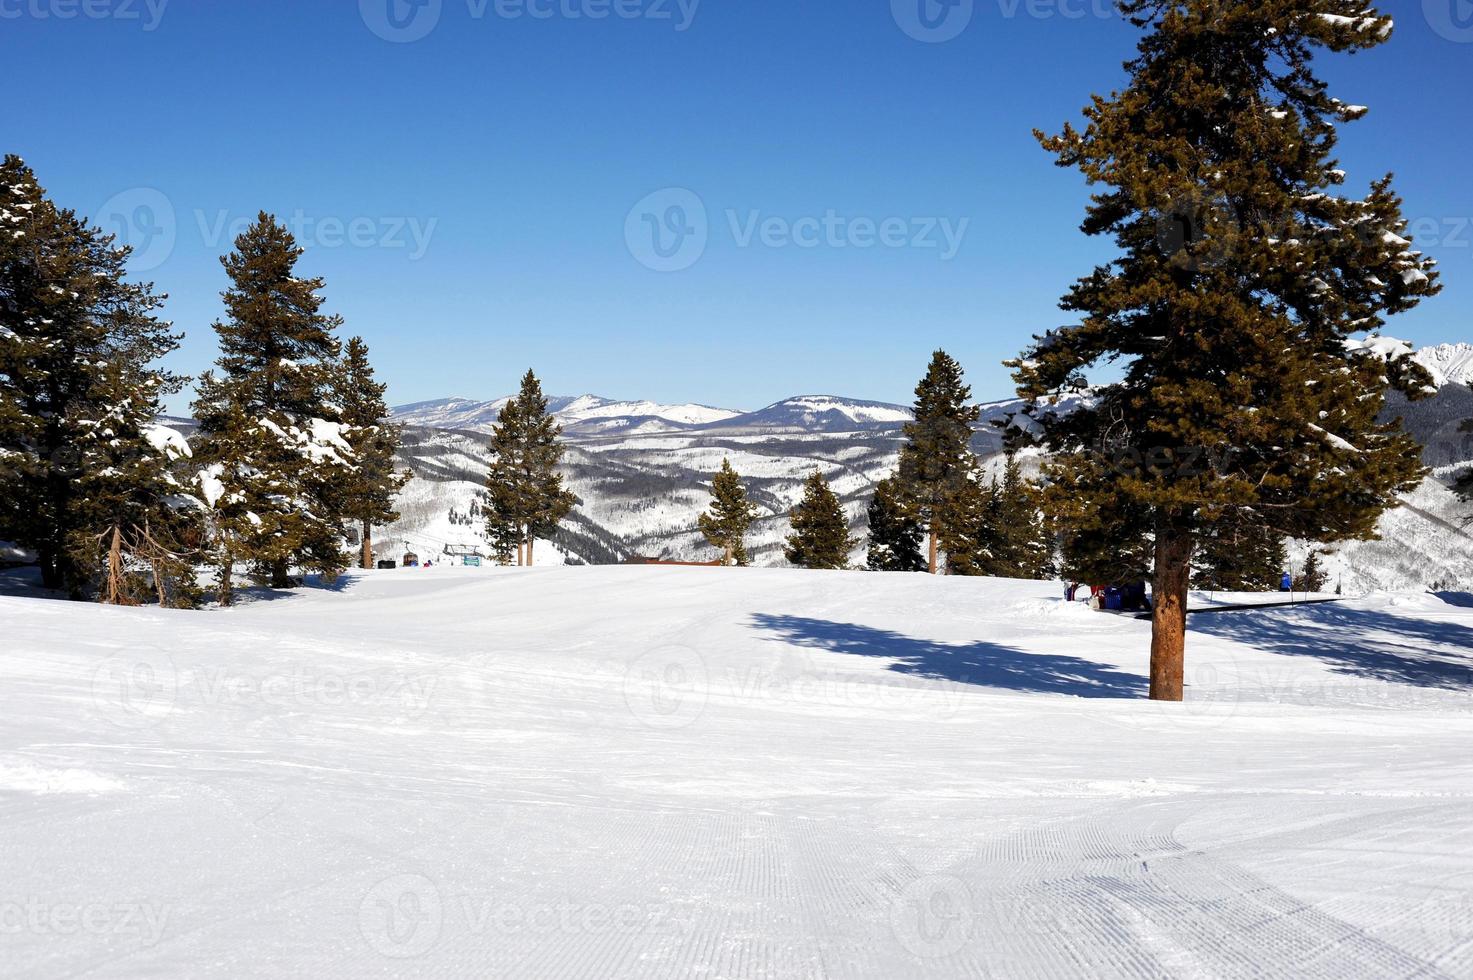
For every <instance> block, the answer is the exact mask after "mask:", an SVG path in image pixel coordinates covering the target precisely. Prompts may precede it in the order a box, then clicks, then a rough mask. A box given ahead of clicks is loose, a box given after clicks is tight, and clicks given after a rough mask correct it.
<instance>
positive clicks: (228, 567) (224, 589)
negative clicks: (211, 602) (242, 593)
mask: <svg viewBox="0 0 1473 980" xmlns="http://www.w3.org/2000/svg"><path fill="white" fill-rule="evenodd" d="M234 571H235V556H234V555H232V554H231V553H230V552H229V551H226V552H225V553H224V554H223V555H221V556H220V590H219V595H218V597H217V598H218V599H219V602H220V605H222V606H229V605H231V604H233V603H234V602H235V591H234V590H233V589H232V588H231V584H230V576H231V574H232V573H233V572H234Z"/></svg>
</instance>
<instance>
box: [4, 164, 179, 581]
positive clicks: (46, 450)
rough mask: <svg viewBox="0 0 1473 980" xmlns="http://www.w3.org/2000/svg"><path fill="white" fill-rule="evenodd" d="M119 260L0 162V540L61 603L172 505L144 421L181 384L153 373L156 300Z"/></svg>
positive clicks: (23, 170) (171, 341) (118, 252)
mask: <svg viewBox="0 0 1473 980" xmlns="http://www.w3.org/2000/svg"><path fill="white" fill-rule="evenodd" d="M128 254H129V250H128V249H127V248H119V247H116V245H115V240H114V238H113V237H112V236H109V235H105V234H104V233H103V232H102V231H101V230H100V229H98V228H95V227H92V226H89V225H88V224H87V223H86V222H85V221H84V220H82V219H80V218H78V217H77V215H76V214H75V213H74V212H73V211H70V210H65V209H61V208H58V207H56V205H55V204H54V203H53V202H52V201H51V200H50V199H48V198H47V196H46V193H45V191H44V190H43V189H42V188H41V186H40V185H39V184H38V183H37V181H36V178H35V175H34V174H33V173H32V172H31V170H30V168H29V167H27V166H26V165H25V163H24V162H23V161H22V160H21V159H20V158H19V157H16V156H7V157H5V159H4V161H3V163H0V537H4V538H7V539H10V540H13V541H15V542H17V543H18V544H21V545H23V546H25V547H28V548H31V549H34V550H35V552H36V553H37V556H38V559H39V562H40V566H41V576H42V582H43V584H44V585H45V586H46V587H48V588H53V589H62V590H65V591H66V592H67V593H68V594H69V595H70V596H72V597H73V598H81V597H82V595H83V594H84V593H85V592H86V591H87V590H88V589H89V588H90V587H91V586H93V585H94V584H95V583H96V582H97V581H98V580H99V578H100V577H102V576H103V574H104V569H105V568H106V569H107V570H108V571H109V572H110V580H111V581H113V582H117V580H118V578H119V576H120V575H121V574H122V569H121V560H122V559H121V553H122V543H123V539H124V537H125V536H131V535H133V534H134V533H135V532H136V529H138V528H141V527H143V526H145V525H149V524H153V525H155V526H162V525H164V524H169V523H172V522H174V521H175V520H176V516H177V515H176V505H177V504H179V503H180V499H181V497H180V493H179V491H180V488H179V487H178V486H177V485H176V484H175V483H174V482H173V481H172V477H171V475H170V473H169V463H170V457H169V454H168V452H167V450H166V448H165V447H164V446H163V445H161V444H158V440H157V438H156V436H157V429H156V426H155V425H154V418H155V416H156V415H157V414H158V412H159V410H160V400H161V398H162V397H163V396H164V395H167V394H170V393H173V392H176V391H178V390H179V389H180V388H181V387H182V384H183V379H181V378H179V377H177V376H175V375H172V374H169V373H167V372H165V371H162V370H160V369H158V368H156V367H154V366H153V365H154V362H156V361H157V360H158V359H159V358H161V357H163V356H164V355H165V354H167V353H169V352H170V351H172V350H174V349H175V348H176V347H177V346H178V340H179V338H178V336H176V335H174V334H171V333H170V332H169V329H168V327H169V325H168V324H166V323H165V322H163V321H162V320H160V319H159V318H158V317H157V316H156V315H155V311H156V310H157V309H158V308H159V307H160V306H161V305H162V303H163V301H164V300H165V299H166V297H163V296H159V295H156V294H155V293H154V292H153V286H152V284H150V283H130V282H127V281H126V277H127V273H126V268H125V266H126V261H127V257H128ZM104 598H106V599H110V600H111V601H124V597H123V594H122V593H121V592H120V591H119V590H117V589H112V590H110V591H109V592H108V593H107V594H106V595H105V596H104Z"/></svg>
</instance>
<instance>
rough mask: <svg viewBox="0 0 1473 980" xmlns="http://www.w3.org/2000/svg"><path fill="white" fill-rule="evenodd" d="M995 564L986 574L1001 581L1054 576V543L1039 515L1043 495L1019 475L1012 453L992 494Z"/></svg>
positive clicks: (1008, 452)
mask: <svg viewBox="0 0 1473 980" xmlns="http://www.w3.org/2000/svg"><path fill="white" fill-rule="evenodd" d="M993 498H994V501H995V505H994V510H995V517H994V520H993V525H994V528H995V535H996V540H997V545H996V551H997V559H998V560H997V562H996V565H995V567H994V568H993V570H992V572H991V573H990V574H993V575H999V576H1002V577H1004V578H1028V579H1047V578H1051V577H1052V576H1053V574H1054V560H1053V554H1054V542H1053V535H1052V534H1051V533H1050V532H1049V528H1048V522H1047V520H1046V518H1045V517H1044V513H1043V495H1042V493H1041V492H1040V490H1039V489H1038V487H1036V486H1035V485H1034V484H1033V483H1031V482H1030V481H1029V480H1027V479H1026V478H1025V477H1024V476H1023V466H1022V463H1021V462H1019V460H1018V454H1017V452H1016V451H1015V450H1012V449H1009V450H1008V451H1007V453H1006V455H1005V458H1004V462H1003V475H1002V481H1001V482H1000V483H998V484H997V486H996V487H995V489H994V491H993Z"/></svg>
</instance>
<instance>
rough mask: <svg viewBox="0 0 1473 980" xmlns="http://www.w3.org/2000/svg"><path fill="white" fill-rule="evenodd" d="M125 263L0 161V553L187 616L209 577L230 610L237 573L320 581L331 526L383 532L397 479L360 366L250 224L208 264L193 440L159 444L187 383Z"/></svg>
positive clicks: (305, 287)
mask: <svg viewBox="0 0 1473 980" xmlns="http://www.w3.org/2000/svg"><path fill="white" fill-rule="evenodd" d="M129 252H130V250H129V249H128V248H127V247H122V246H119V245H118V244H117V242H116V240H115V238H114V237H113V236H111V235H107V234H105V233H104V232H103V231H102V230H101V229H99V228H97V227H95V226H93V225H91V224H89V223H88V222H87V221H86V220H85V219H84V218H82V217H80V216H78V215H77V213H76V212H75V211H73V210H70V209H67V208H62V207H60V206H58V205H57V204H56V203H55V202H53V201H52V200H51V199H50V198H49V197H48V196H47V194H46V192H45V191H44V189H43V188H42V187H41V185H40V184H39V183H38V182H37V180H36V176H35V174H34V173H33V172H32V171H31V169H30V168H29V167H28V166H27V165H26V164H25V162H24V161H22V160H21V159H20V158H19V157H17V156H13V155H11V156H7V157H5V159H4V161H3V163H0V538H4V539H6V540H10V541H13V542H15V543H17V544H19V545H21V546H23V547H26V548H28V549H31V550H33V551H34V552H35V554H36V556H37V559H38V564H39V565H40V569H41V579H42V584H43V585H44V586H45V587H47V588H50V589H57V590H61V591H63V592H65V593H66V594H67V595H69V596H71V597H72V598H84V597H86V596H89V595H95V596H97V597H98V598H99V599H101V600H102V601H104V602H109V603H116V604H128V605H131V604H138V603H142V602H146V601H157V602H159V603H160V604H163V605H169V606H180V607H183V606H192V605H195V604H197V603H198V601H199V600H200V599H201V598H202V596H203V594H204V590H203V588H202V587H201V585H200V584H199V583H198V582H197V581H196V580H195V569H196V568H197V567H199V566H200V565H213V566H214V567H215V568H216V570H217V578H216V580H215V582H214V583H213V591H214V594H215V597H216V598H217V599H218V600H219V601H220V602H221V603H222V604H229V603H230V602H231V601H232V599H233V597H234V592H235V576H236V573H237V569H238V568H243V569H245V570H246V571H247V573H248V574H250V575H251V576H252V577H253V578H255V579H256V580H258V581H261V582H264V583H268V584H271V585H277V586H281V585H286V584H289V583H290V581H291V579H290V571H291V570H292V569H294V568H295V569H301V570H306V571H315V572H320V573H322V574H324V575H326V576H328V577H331V576H334V575H336V574H338V573H339V572H341V571H342V570H343V569H345V568H346V567H347V565H348V564H349V562H350V556H349V555H348V554H347V553H346V552H345V550H344V546H343V542H344V540H345V537H346V530H347V527H348V526H349V525H350V524H352V525H356V526H358V527H359V528H360V529H361V540H362V546H361V548H362V550H361V552H360V554H359V556H358V560H359V561H360V563H362V564H365V565H366V564H368V562H369V560H370V558H371V555H372V544H371V531H372V527H373V526H374V525H376V524H384V523H387V522H389V521H392V520H394V519H395V518H396V516H397V515H395V513H394V511H393V509H392V501H393V497H394V495H395V493H396V492H397V491H398V490H399V488H400V487H401V486H402V484H403V481H404V480H405V478H406V474H401V473H396V472H395V471H394V453H395V451H396V449H397V446H398V433H397V431H396V429H395V428H394V427H393V426H391V425H389V424H387V422H386V421H385V420H386V417H387V415H388V409H387V407H386V406H385V404H384V401H383V394H384V390H385V389H384V385H382V384H380V383H378V382H376V381H375V379H374V374H373V368H372V367H371V365H370V364H369V360H368V348H367V345H366V344H365V343H364V342H363V340H362V339H361V338H358V337H354V338H351V339H350V340H348V342H347V344H346V345H343V344H342V343H341V342H340V341H339V339H338V337H337V333H338V331H339V330H340V328H341V326H342V320H341V318H339V317H336V316H330V315H327V314H325V313H324V312H323V305H324V298H323V295H322V289H323V287H324V282H323V280H321V279H306V278H300V277H298V276H297V275H296V265H297V262H298V260H299V259H300V258H301V256H302V253H303V250H302V249H301V248H300V247H299V246H298V245H297V244H296V242H295V241H294V239H293V238H292V236H291V234H290V233H289V232H288V231H287V230H286V229H285V228H284V227H283V226H282V225H281V224H280V223H279V222H278V221H276V220H275V219H274V218H273V217H272V216H270V215H268V214H266V213H264V212H263V213H261V214H260V215H259V216H258V217H257V219H256V220H255V221H254V222H253V223H252V224H251V226H250V227H249V228H247V229H246V230H245V231H244V232H243V233H242V234H241V235H240V236H239V237H238V238H237V239H236V240H235V243H234V249H233V250H232V251H231V252H230V254H228V255H226V256H224V257H223V258H222V260H221V262H222V264H223V265H224V268H225V271H226V274H227V275H228V277H229V286H228V288H227V289H226V290H225V291H224V292H223V293H222V300H223V303H224V313H223V315H222V316H221V318H220V319H219V320H217V321H216V322H215V323H214V325H213V328H214V331H215V334H216V337H217V340H218V342H219V347H220V356H219V358H218V359H217V360H216V362H215V366H214V368H213V369H212V370H210V371H208V372H206V373H205V374H204V375H203V376H202V377H201V378H199V380H198V386H197V389H196V398H195V400H194V403H193V406H192V409H193V412H194V415H195V418H196V419H197V420H198V423H199V429H198V433H197V434H196V435H195V436H194V437H193V438H192V439H189V440H185V439H183V438H182V437H180V436H179V435H178V433H176V432H175V431H174V430H172V429H169V428H167V427H165V426H162V425H160V424H159V422H158V418H159V415H160V412H161V408H162V402H163V399H164V398H166V397H167V396H169V395H172V394H177V393H178V392H180V391H181V390H182V389H183V388H184V386H185V384H186V383H187V382H188V380H189V379H187V378H185V377H182V376H180V375H177V374H174V373H171V372H169V371H167V370H165V369H163V368H162V367H160V366H159V364H158V362H159V360H160V359H161V358H163V357H164V356H165V355H167V354H169V353H171V352H172V351H174V350H176V349H177V348H178V346H179V341H180V340H181V338H182V335H181V334H179V333H175V332H173V331H172V329H171V325H170V324H169V323H167V322H166V321H164V320H163V319H162V318H161V317H160V315H159V311H160V309H161V307H162V306H163V304H164V302H165V300H166V299H167V298H168V297H167V296H166V295H164V294H161V293H159V292H157V291H156V290H155V288H154V286H153V284H152V283H136V282H130V281H129V280H128V277H127V274H126V269H125V266H126V262H127V258H128V255H129Z"/></svg>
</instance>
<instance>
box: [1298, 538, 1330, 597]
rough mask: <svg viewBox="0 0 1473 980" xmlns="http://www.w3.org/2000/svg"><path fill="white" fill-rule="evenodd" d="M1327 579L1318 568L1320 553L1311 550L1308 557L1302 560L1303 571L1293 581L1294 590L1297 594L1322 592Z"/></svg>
mask: <svg viewBox="0 0 1473 980" xmlns="http://www.w3.org/2000/svg"><path fill="white" fill-rule="evenodd" d="M1328 578H1329V576H1327V575H1326V574H1325V570H1324V569H1323V568H1321V567H1320V553H1319V552H1318V551H1316V550H1315V549H1313V548H1311V549H1310V551H1309V557H1308V558H1306V559H1304V571H1302V572H1300V573H1299V577H1298V578H1297V579H1295V580H1294V589H1295V590H1296V591H1298V592H1323V591H1325V581H1326V580H1327V579H1328Z"/></svg>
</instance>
